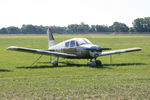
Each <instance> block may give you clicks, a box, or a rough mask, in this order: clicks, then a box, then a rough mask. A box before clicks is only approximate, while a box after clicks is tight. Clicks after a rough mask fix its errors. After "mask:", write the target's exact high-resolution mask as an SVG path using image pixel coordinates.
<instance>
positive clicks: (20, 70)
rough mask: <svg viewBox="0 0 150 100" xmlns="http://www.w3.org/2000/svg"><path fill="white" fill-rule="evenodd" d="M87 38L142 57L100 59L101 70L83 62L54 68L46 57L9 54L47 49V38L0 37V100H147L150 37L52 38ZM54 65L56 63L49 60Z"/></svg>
mask: <svg viewBox="0 0 150 100" xmlns="http://www.w3.org/2000/svg"><path fill="white" fill-rule="evenodd" d="M73 37H85V38H88V39H89V40H90V41H92V42H93V43H94V44H97V45H101V46H103V47H110V48H113V49H114V50H115V49H123V48H130V47H141V48H143V50H142V51H141V52H133V53H126V54H118V55H114V56H112V58H113V60H112V62H111V63H110V60H109V59H110V56H105V57H99V59H101V61H102V62H103V64H104V67H103V68H94V67H88V66H86V65H85V64H86V63H87V60H70V59H60V60H61V61H66V62H71V63H72V65H65V64H60V66H59V67H52V65H51V64H49V63H46V62H48V61H49V57H48V56H43V57H42V58H41V59H40V60H39V62H38V63H35V64H34V65H32V66H31V64H32V63H33V62H34V61H35V60H36V59H37V58H38V57H39V56H40V55H36V54H28V53H22V52H13V51H7V50H6V48H7V47H8V46H12V45H15V46H22V47H29V48H41V49H47V37H46V35H0V100H51V99H52V100H120V99H121V100H131V99H132V100H149V99H150V35H55V38H56V41H57V42H61V41H63V40H66V39H69V38H73ZM53 59H54V57H53Z"/></svg>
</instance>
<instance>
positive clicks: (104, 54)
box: [100, 48, 142, 56]
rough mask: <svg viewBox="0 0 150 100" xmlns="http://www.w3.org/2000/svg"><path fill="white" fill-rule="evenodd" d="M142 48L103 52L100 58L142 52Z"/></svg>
mask: <svg viewBox="0 0 150 100" xmlns="http://www.w3.org/2000/svg"><path fill="white" fill-rule="evenodd" d="M141 50H142V49H141V48H128V49H120V50H113V51H106V52H102V53H101V54H100V56H106V55H112V54H120V53H127V52H134V51H141Z"/></svg>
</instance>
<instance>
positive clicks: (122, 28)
mask: <svg viewBox="0 0 150 100" xmlns="http://www.w3.org/2000/svg"><path fill="white" fill-rule="evenodd" d="M110 28H111V29H112V30H113V31H114V32H128V31H129V28H128V26H127V25H126V24H124V23H120V22H114V23H113V25H112V26H110Z"/></svg>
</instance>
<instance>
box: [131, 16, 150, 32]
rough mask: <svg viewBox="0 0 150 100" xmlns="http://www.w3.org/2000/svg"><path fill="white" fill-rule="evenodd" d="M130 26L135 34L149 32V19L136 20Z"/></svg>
mask: <svg viewBox="0 0 150 100" xmlns="http://www.w3.org/2000/svg"><path fill="white" fill-rule="evenodd" d="M132 24H133V28H134V29H135V31H136V32H150V17H145V18H137V19H135V20H134V21H133V23H132Z"/></svg>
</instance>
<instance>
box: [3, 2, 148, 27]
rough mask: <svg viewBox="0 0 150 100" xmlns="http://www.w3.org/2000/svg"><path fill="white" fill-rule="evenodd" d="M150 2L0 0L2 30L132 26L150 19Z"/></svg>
mask: <svg viewBox="0 0 150 100" xmlns="http://www.w3.org/2000/svg"><path fill="white" fill-rule="evenodd" d="M149 5H150V0H0V27H8V26H18V27H21V25H22V24H33V25H44V26H51V25H59V26H67V25H68V24H79V23H80V22H85V23H87V24H90V25H91V24H99V25H112V24H113V22H115V21H119V22H122V23H125V24H127V25H128V26H132V22H133V20H134V19H136V18H142V17H150V11H149V10H150V6H149Z"/></svg>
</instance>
